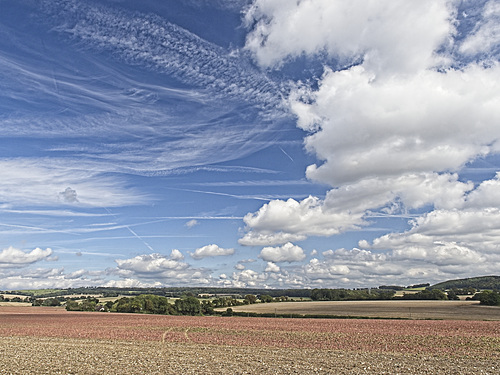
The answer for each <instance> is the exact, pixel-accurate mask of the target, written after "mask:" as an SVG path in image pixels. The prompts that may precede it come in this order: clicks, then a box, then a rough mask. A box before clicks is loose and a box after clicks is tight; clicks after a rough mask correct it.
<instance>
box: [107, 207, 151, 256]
mask: <svg viewBox="0 0 500 375" xmlns="http://www.w3.org/2000/svg"><path fill="white" fill-rule="evenodd" d="M104 209H105V210H106V211H107V212H108V213H109V214H110V215H112V216H114V217H115V218H116V215H115V214H113V213H112V212H111V211H110V210H108V209H107V208H106V207H104ZM123 227H124V228H126V229H127V230H128V231H129V232H130V233H132V235H133V236H134V237H135V238H137V239H138V240H139V241H141V242H142V243H143V244H144V245H145V246H146V247H147V248H148V249H149V250H151V251H152V252H154V253H156V250H155V249H153V247H152V246H151V245H150V244H148V243H147V242H146V241H145V240H144V239H143V238H142V237H141V236H139V235H138V234H137V233H136V232H135V231H134V230H132V229H131V228H130V227H129V226H128V225H126V224H123Z"/></svg>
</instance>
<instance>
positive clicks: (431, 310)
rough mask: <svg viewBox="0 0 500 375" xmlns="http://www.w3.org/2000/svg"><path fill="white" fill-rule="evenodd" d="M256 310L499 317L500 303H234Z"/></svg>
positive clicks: (238, 309) (408, 316)
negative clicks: (488, 304)
mask: <svg viewBox="0 0 500 375" xmlns="http://www.w3.org/2000/svg"><path fill="white" fill-rule="evenodd" d="M233 311H235V312H249V313H257V314H279V315H284V314H299V315H334V316H346V317H367V318H393V319H457V320H500V307H497V306H484V305H480V304H479V303H478V302H477V301H311V302H275V303H259V304H253V305H244V306H236V307H233Z"/></svg>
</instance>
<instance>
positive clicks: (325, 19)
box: [246, 0, 455, 71]
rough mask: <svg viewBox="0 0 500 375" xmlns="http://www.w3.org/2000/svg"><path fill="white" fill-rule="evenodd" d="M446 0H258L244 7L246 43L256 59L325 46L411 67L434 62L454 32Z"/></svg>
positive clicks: (345, 55) (267, 61) (268, 62)
mask: <svg viewBox="0 0 500 375" xmlns="http://www.w3.org/2000/svg"><path fill="white" fill-rule="evenodd" d="M450 3H451V2H449V1H434V0H422V1H417V2H407V1H392V0H376V1H366V0H354V1H348V2H346V1H342V0H314V1H312V0H305V1H288V0H280V1H276V0H257V1H254V3H253V4H252V6H251V7H250V8H249V10H248V11H247V13H246V21H247V24H248V25H249V26H252V27H253V29H252V30H251V32H250V33H249V34H248V36H247V41H246V48H247V49H249V50H250V51H252V52H253V53H254V54H255V56H256V59H257V61H258V62H259V64H260V65H262V66H265V67H269V66H276V65H279V64H280V63H281V62H283V61H284V60H286V59H287V58H288V57H291V58H294V57H298V56H301V55H302V54H303V53H305V54H307V55H314V54H318V53H320V52H326V53H328V54H329V55H331V56H334V57H337V58H340V59H341V60H343V61H346V60H348V61H349V60H351V61H352V60H356V59H360V58H363V57H364V59H365V63H367V64H368V65H371V66H377V67H379V69H383V70H388V69H390V70H392V71H395V70H396V71H415V70H418V69H419V68H421V67H422V66H425V67H427V66H432V65H435V64H436V63H437V62H438V61H439V58H438V56H437V55H436V54H435V53H434V52H435V50H436V49H437V48H438V47H439V46H440V45H442V44H443V43H446V42H447V39H448V38H449V37H450V36H451V35H452V34H453V33H454V27H453V23H452V22H450V20H451V19H453V18H454V13H455V10H454V9H453V8H452V7H451V6H450V5H449V4H450Z"/></svg>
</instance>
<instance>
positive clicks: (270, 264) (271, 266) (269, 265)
mask: <svg viewBox="0 0 500 375" xmlns="http://www.w3.org/2000/svg"><path fill="white" fill-rule="evenodd" d="M264 271H265V272H280V271H281V269H280V267H279V266H278V265H277V264H275V263H273V262H267V266H266V269H265V270H264Z"/></svg>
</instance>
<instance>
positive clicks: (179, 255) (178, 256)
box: [170, 249, 184, 260]
mask: <svg viewBox="0 0 500 375" xmlns="http://www.w3.org/2000/svg"><path fill="white" fill-rule="evenodd" d="M170 259H172V260H183V259H184V255H182V253H181V252H180V251H179V250H177V249H173V250H172V252H171V253H170Z"/></svg>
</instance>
